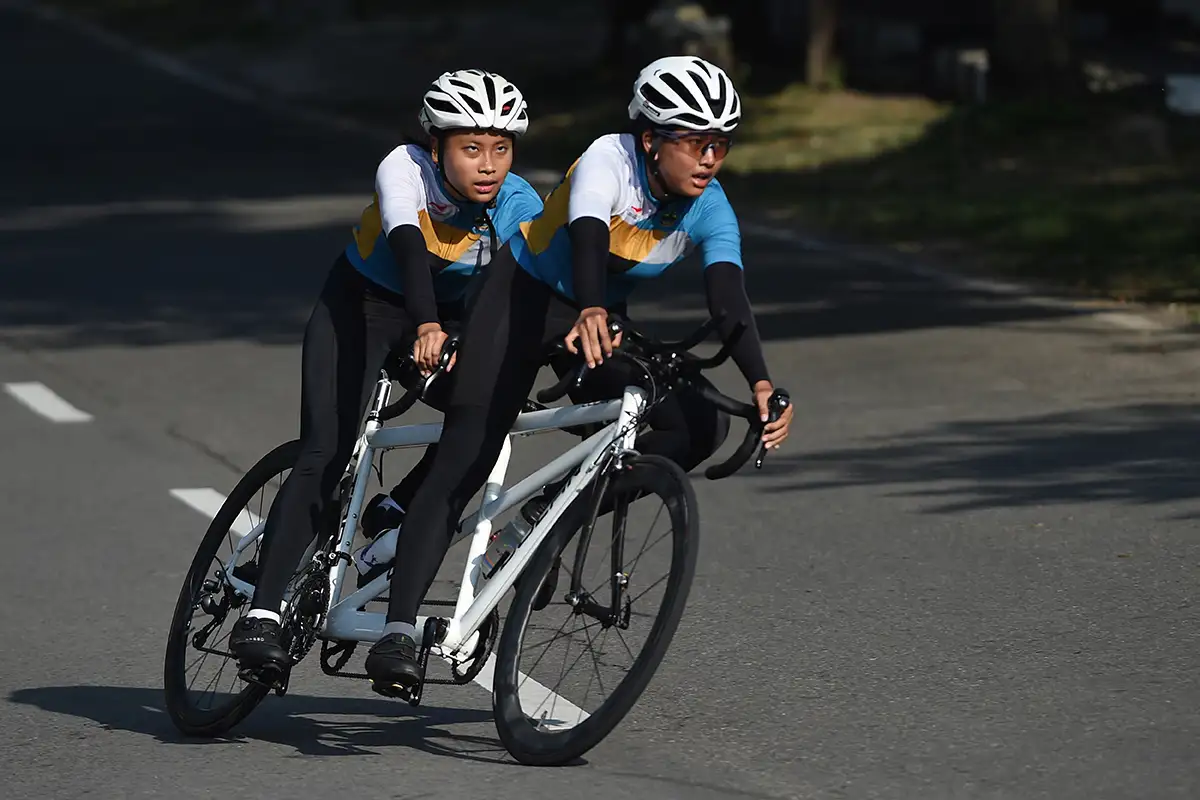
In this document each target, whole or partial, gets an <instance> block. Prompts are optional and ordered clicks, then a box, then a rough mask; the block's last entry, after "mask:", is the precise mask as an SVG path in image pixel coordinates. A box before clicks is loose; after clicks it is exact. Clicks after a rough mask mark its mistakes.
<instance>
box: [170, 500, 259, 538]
mask: <svg viewBox="0 0 1200 800" xmlns="http://www.w3.org/2000/svg"><path fill="white" fill-rule="evenodd" d="M171 496H172V497H174V498H175V499H176V500H180V501H182V502H183V503H184V504H185V505H188V506H190V507H192V508H194V509H195V510H197V511H199V512H200V513H201V514H203V515H204V516H206V517H208V518H209V519H212V518H213V517H215V516H216V515H217V512H218V511H220V510H221V506H222V505H224V504H225V495H223V494H221V493H220V492H218V491H217V490H216V489H172V490H171ZM260 522H262V518H261V517H259V516H258V515H257V514H255V513H254V512H252V511H248V510H246V509H242V513H240V514H238V518H237V519H236V520H235V521H234V523H233V525H231V526H230V528H229V529H230V530H231V531H233V532H234V533H236V534H237V535H238V536H245V535H246V534H247V533H249V532H250V531H252V530H254V529H255V528H256V527H257V526H258V524H259V523H260Z"/></svg>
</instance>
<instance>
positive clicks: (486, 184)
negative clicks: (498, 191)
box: [475, 181, 496, 194]
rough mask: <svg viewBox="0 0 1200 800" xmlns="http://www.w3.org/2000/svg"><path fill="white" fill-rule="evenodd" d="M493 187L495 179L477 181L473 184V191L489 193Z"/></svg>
mask: <svg viewBox="0 0 1200 800" xmlns="http://www.w3.org/2000/svg"><path fill="white" fill-rule="evenodd" d="M495 188H496V182H495V181H480V182H479V183H476V184H475V191H477V192H479V193H480V194H491V193H492V191H493V190H494V189H495Z"/></svg>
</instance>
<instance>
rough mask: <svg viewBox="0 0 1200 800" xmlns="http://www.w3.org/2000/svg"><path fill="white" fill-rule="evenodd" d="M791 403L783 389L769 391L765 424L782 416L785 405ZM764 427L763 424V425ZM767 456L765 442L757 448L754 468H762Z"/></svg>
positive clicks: (785, 408)
mask: <svg viewBox="0 0 1200 800" xmlns="http://www.w3.org/2000/svg"><path fill="white" fill-rule="evenodd" d="M791 404H792V398H791V397H790V396H789V395H788V393H787V392H786V391H784V390H783V389H776V390H775V391H773V392H771V396H770V397H769V398H767V424H768V425H769V424H770V423H772V422H777V421H778V420H779V419H780V418H781V417H782V416H783V412H784V411H786V410H787V407H788V406H789V405H791ZM763 427H764V429H765V427H766V426H765V425H764V426H763ZM766 457H767V446H766V445H765V444H763V445H761V446H760V447H759V448H758V458H756V459H754V468H755V469H762V465H763V459H764V458H766Z"/></svg>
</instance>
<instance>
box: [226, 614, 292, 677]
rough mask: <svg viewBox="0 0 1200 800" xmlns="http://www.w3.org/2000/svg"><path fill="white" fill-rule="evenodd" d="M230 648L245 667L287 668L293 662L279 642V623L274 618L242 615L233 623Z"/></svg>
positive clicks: (252, 668) (239, 663) (240, 664)
mask: <svg viewBox="0 0 1200 800" xmlns="http://www.w3.org/2000/svg"><path fill="white" fill-rule="evenodd" d="M229 649H230V651H231V652H232V653H233V655H234V657H235V658H237V660H238V666H240V667H241V668H243V669H251V670H254V669H261V668H263V667H273V668H276V669H280V670H282V669H286V668H287V667H288V665H289V664H290V663H291V659H290V658H289V657H288V654H287V651H286V650H284V649H283V645H281V644H280V642H279V623H278V622H276V621H275V620H272V619H260V618H258V617H242V618H241V619H239V620H238V621H237V622H235V623H234V624H233V630H232V631H231V632H230V634H229Z"/></svg>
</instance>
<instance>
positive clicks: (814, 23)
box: [804, 0, 837, 87]
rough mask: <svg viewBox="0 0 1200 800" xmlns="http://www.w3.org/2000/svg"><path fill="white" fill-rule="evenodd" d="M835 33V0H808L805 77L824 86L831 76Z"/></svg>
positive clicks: (819, 85)
mask: <svg viewBox="0 0 1200 800" xmlns="http://www.w3.org/2000/svg"><path fill="white" fill-rule="evenodd" d="M836 33H837V0H808V55H807V64H806V69H805V73H804V74H805V79H806V81H807V83H808V85H809V86H813V87H824V86H826V85H828V83H829V81H830V79H831V78H832V77H833V75H832V73H833V42H834V34H836Z"/></svg>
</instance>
